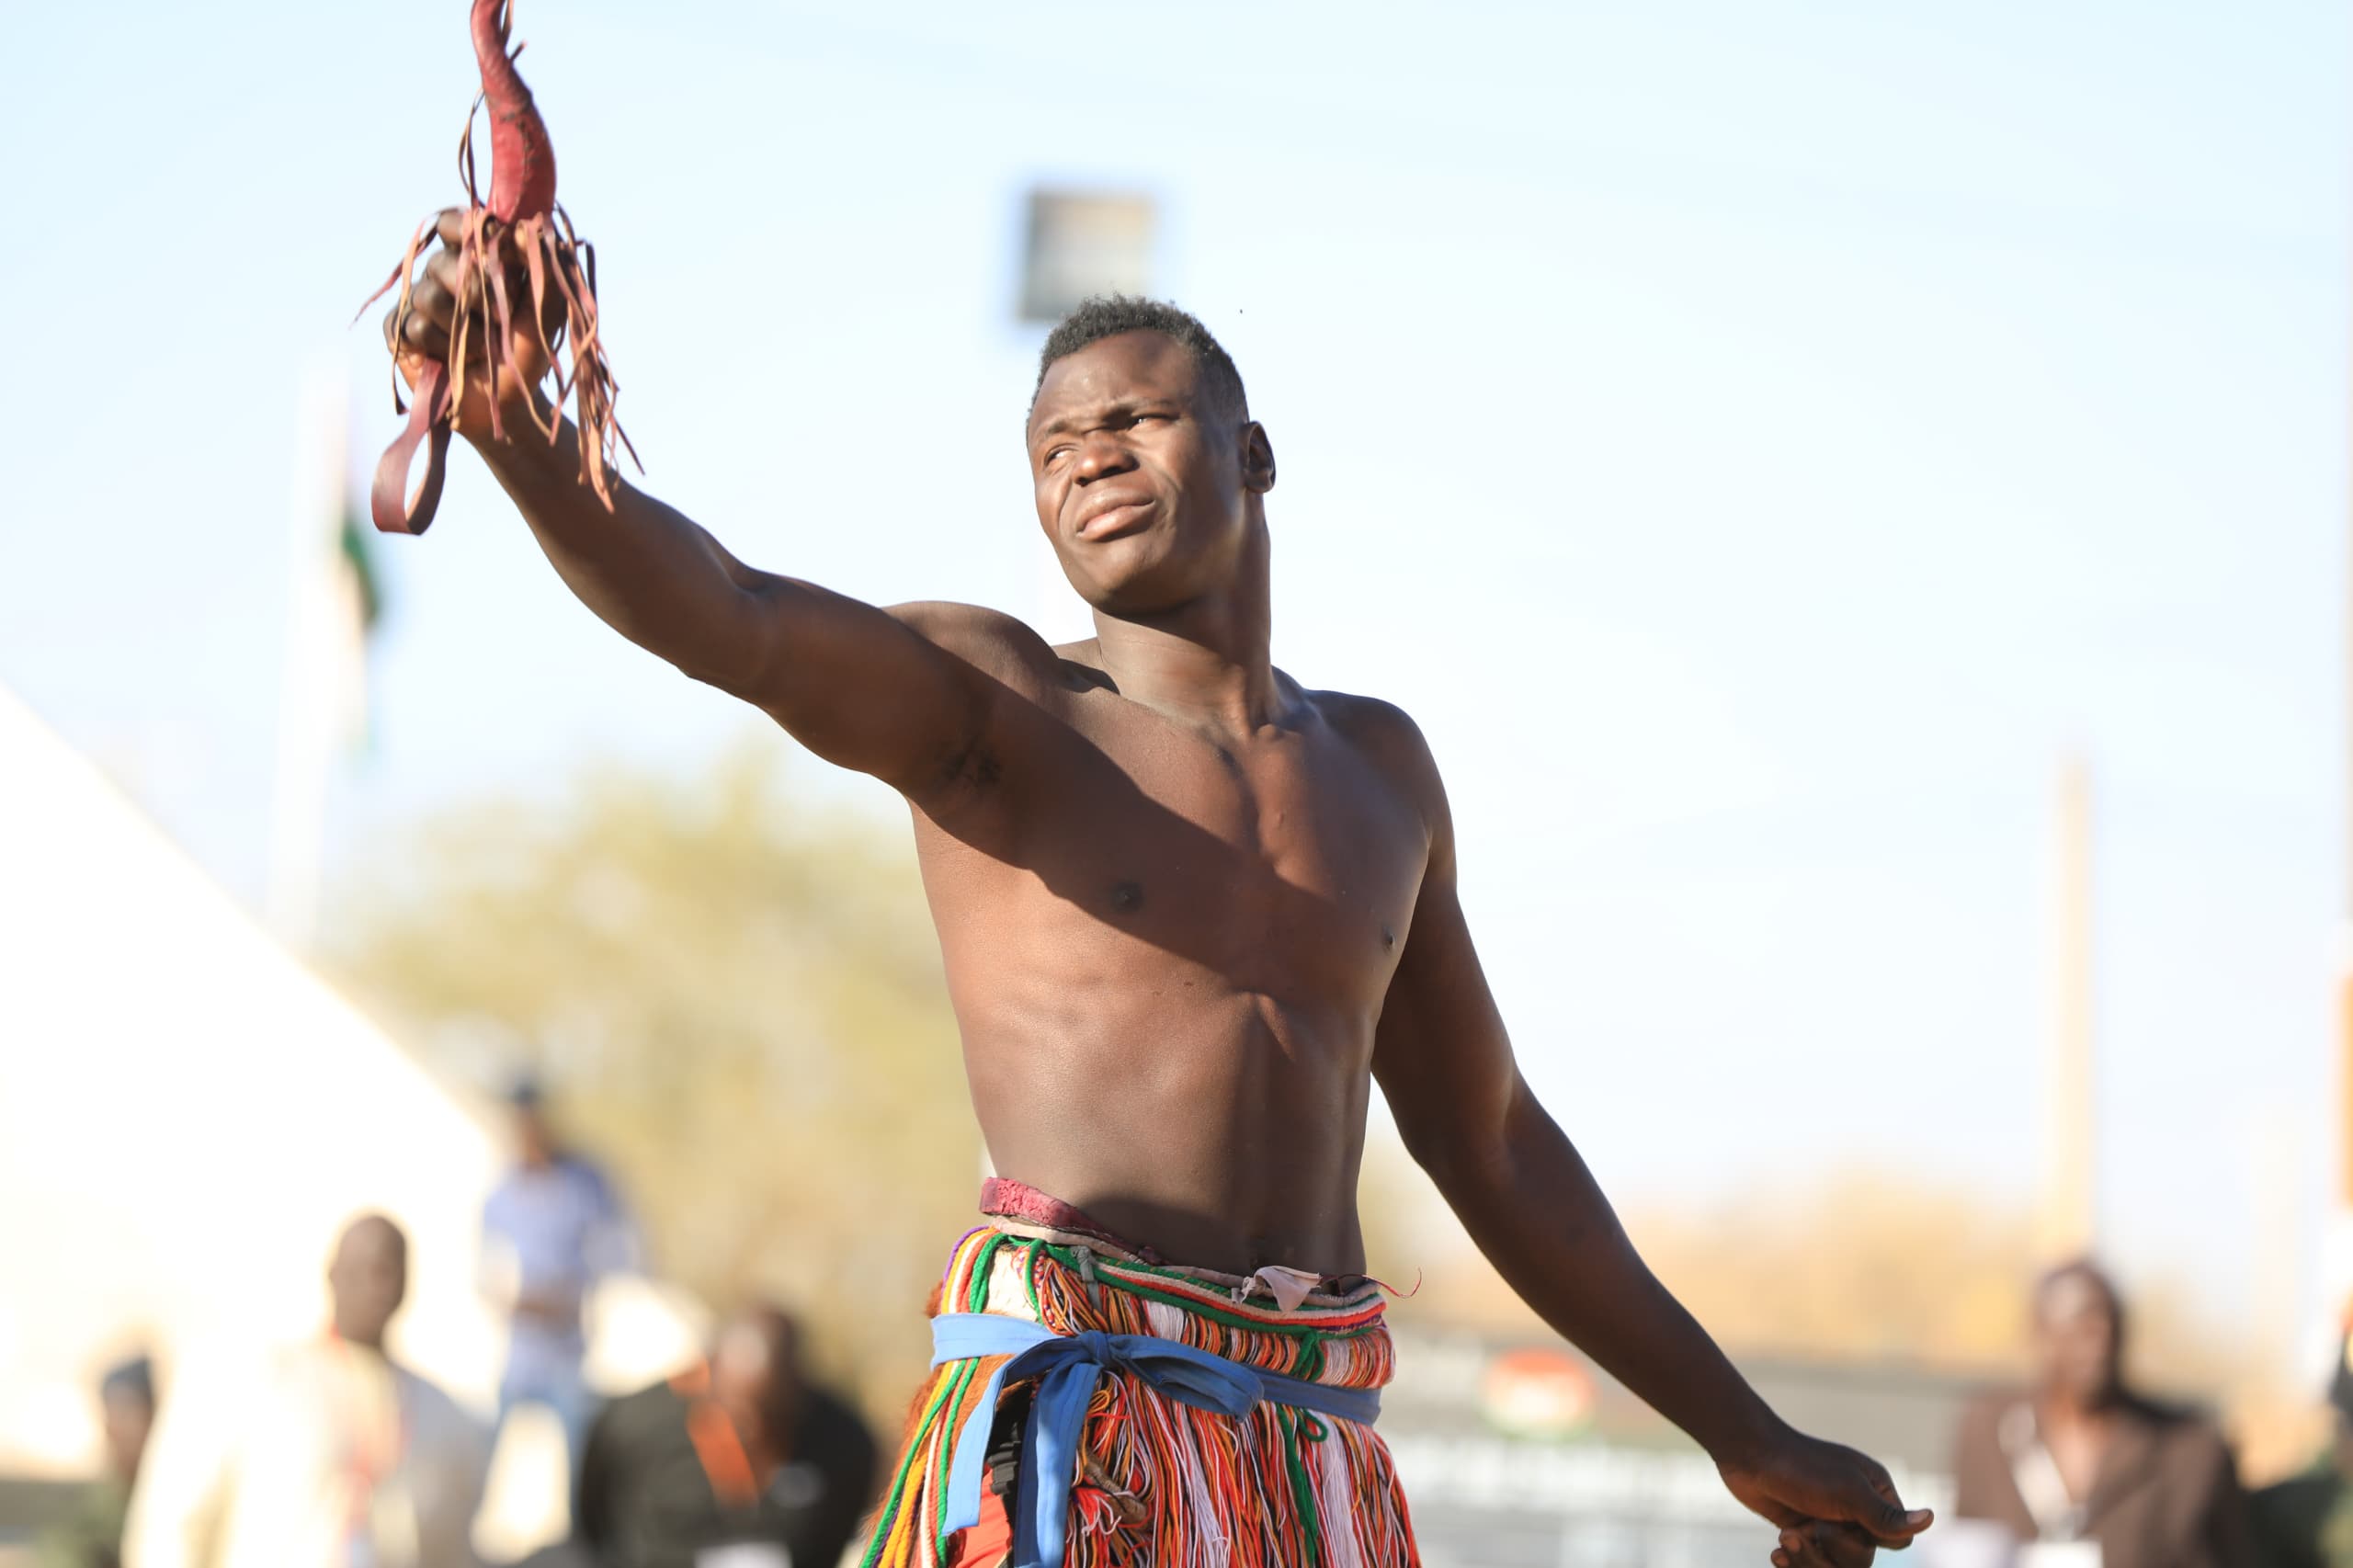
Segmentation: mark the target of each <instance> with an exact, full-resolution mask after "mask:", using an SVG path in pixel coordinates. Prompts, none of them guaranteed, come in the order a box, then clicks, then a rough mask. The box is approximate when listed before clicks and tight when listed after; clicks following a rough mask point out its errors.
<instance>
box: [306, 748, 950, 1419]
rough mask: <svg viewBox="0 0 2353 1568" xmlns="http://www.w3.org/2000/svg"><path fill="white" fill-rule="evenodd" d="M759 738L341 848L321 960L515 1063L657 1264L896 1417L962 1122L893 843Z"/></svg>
mask: <svg viewBox="0 0 2353 1568" xmlns="http://www.w3.org/2000/svg"><path fill="white" fill-rule="evenodd" d="M781 755H783V748H782V747H781V745H780V744H777V743H767V744H751V745H747V746H746V747H745V749H743V750H741V751H739V752H738V753H737V754H736V755H735V756H733V758H732V759H731V760H729V761H728V762H727V763H726V764H725V765H724V766H723V767H721V768H720V769H719V770H718V771H717V772H716V773H715V774H713V775H710V776H706V777H704V778H700V779H698V780H697V781H696V782H695V783H693V784H691V785H687V784H681V783H678V782H675V781H670V780H665V779H662V778H653V777H648V776H645V775H642V774H633V773H629V772H623V771H617V770H607V771H603V772H599V773H597V774H594V775H592V776H590V777H588V778H585V780H584V781H583V782H582V783H581V784H580V785H579V786H578V787H577V788H576V790H574V793H573V795H572V797H571V798H570V800H569V801H566V802H565V803H563V804H562V805H561V806H559V807H556V808H554V809H551V808H549V807H547V806H546V805H544V804H528V805H527V804H520V803H494V804H477V805H469V806H463V807H460V808H458V809H455V810H453V811H450V812H448V813H447V814H446V815H444V816H442V817H440V818H438V819H437V820H433V821H430V822H428V823H427V824H425V825H424V826H423V827H421V828H420V829H418V830H417V831H415V833H413V834H411V835H406V836H404V838H403V839H402V840H401V841H400V842H398V843H397V844H396V845H394V846H391V847H390V848H389V849H388V851H387V852H386V853H384V854H383V855H381V857H380V858H378V859H377V861H376V862H375V863H374V864H372V865H371V866H369V867H368V868H367V869H365V870H364V871H363V873H362V874H361V875H360V876H359V878H358V885H357V886H356V887H355V888H353V889H352V890H351V892H352V896H350V897H348V898H347V899H346V900H345V901H344V902H343V903H342V905H341V910H340V915H341V916H342V921H343V924H342V927H341V928H340V929H338V930H337V931H336V932H335V968H336V969H337V971H339V978H341V979H342V980H344V981H345V982H346V983H347V984H348V985H349V987H350V988H351V990H352V992H353V994H355V995H356V996H358V998H360V1000H361V1001H362V1002H363V1004H365V1005H366V1006H369V1007H370V1008H371V1009H372V1010H374V1011H375V1012H376V1013H377V1015H378V1016H379V1017H381V1018H382V1019H383V1020H384V1021H385V1022H386V1023H387V1025H388V1026H389V1027H390V1028H392V1032H393V1033H394V1034H395V1035H396V1036H397V1037H398V1038H399V1039H401V1040H404V1041H405V1042H407V1043H408V1044H409V1045H410V1046H411V1048H412V1049H414V1050H415V1051H416V1052H417V1053H418V1054H419V1055H420V1056H421V1057H423V1058H424V1059H425V1060H426V1062H427V1063H428V1064H429V1065H431V1066H433V1067H435V1068H436V1069H437V1070H438V1071H440V1072H441V1073H442V1074H444V1075H445V1076H448V1077H449V1078H451V1079H453V1080H455V1081H458V1082H460V1083H461V1084H465V1085H471V1086H472V1087H474V1088H475V1089H477V1090H480V1091H485V1092H494V1091H495V1090H496V1089H497V1088H498V1087H500V1086H501V1085H502V1084H503V1082H504V1081H506V1080H507V1079H509V1078H511V1077H512V1076H513V1075H514V1074H516V1073H517V1072H518V1071H524V1070H530V1071H535V1072H537V1073H539V1074H540V1075H541V1076H542V1077H543V1078H544V1079H545V1081H546V1082H547V1084H548V1086H549V1089H550V1092H551V1106H552V1108H553V1111H554V1113H555V1116H556V1118H557V1120H558V1122H559V1125H560V1126H561V1127H562V1128H563V1130H564V1131H565V1132H566V1134H567V1135H568V1136H569V1137H570V1138H571V1139H572V1140H573V1141H574V1142H577V1143H578V1144H580V1145H581V1146H582V1147H584V1148H585V1149H586V1150H589V1151H591V1152H593V1153H595V1154H597V1156H598V1157H599V1158H601V1159H603V1160H604V1161H605V1162H607V1164H608V1167H609V1168H611V1169H612V1170H613V1171H614V1172H615V1174H616V1176H617V1178H618V1179H619V1181H620V1184H621V1186H622V1188H623V1190H624V1193H625V1196H626V1198H627V1199H628V1201H629V1202H630V1203H631V1207H632V1208H633V1209H634V1210H635V1211H636V1212H637V1214H638V1216H639V1217H640V1221H641V1222H642V1226H643V1229H644V1232H645V1234H646V1238H647V1247H648V1252H649V1255H650V1263H651V1266H652V1268H653V1270H654V1272H655V1273H657V1274H658V1275H660V1276H662V1277H664V1278H669V1279H672V1280H676V1281H677V1282H679V1283H681V1284H684V1285H686V1286H687V1287H688V1288H689V1289H691V1290H694V1291H695V1292H696V1293H697V1294H699V1296H701V1297H702V1298H703V1300H704V1301H707V1302H709V1303H710V1305H711V1306H712V1307H714V1308H716V1309H720V1310H724V1309H725V1308H726V1307H728V1306H729V1305H731V1304H733V1303H735V1302H738V1301H744V1300H746V1299H750V1298H755V1297H767V1298H771V1299H774V1300H777V1301H781V1302H783V1303H784V1304H785V1305H787V1306H789V1307H790V1308H791V1309H792V1310H793V1311H795V1312H798V1313H800V1314H801V1317H802V1318H803V1321H804V1322H805V1324H807V1327H808V1329H809V1331H810V1335H809V1337H810V1342H811V1349H812V1353H813V1357H814V1358H815V1359H816V1361H817V1363H818V1366H819V1368H820V1369H821V1370H822V1371H824V1372H827V1373H829V1374H830V1375H831V1376H833V1377H834V1378H835V1380H837V1381H839V1382H841V1383H844V1384H847V1385H848V1386H850V1387H852V1388H854V1389H855V1391H856V1392H858V1395H859V1396H860V1397H861V1400H862V1402H863V1403H865V1404H866V1405H867V1407H868V1408H869V1410H870V1412H872V1413H874V1414H876V1415H878V1416H885V1417H886V1418H889V1419H893V1420H894V1419H895V1417H896V1415H897V1413H898V1410H899V1408H900V1406H901V1403H903V1402H904V1398H905V1397H906V1395H907V1393H908V1392H909V1391H911V1390H912V1389H913V1388H914V1386H915V1381H916V1379H917V1377H918V1376H919V1374H920V1372H921V1369H922V1367H923V1364H924V1360H925V1357H926V1350H927V1341H926V1333H925V1328H924V1316H923V1308H924V1303H925V1301H926V1297H927V1295H928V1294H929V1292H930V1290H931V1289H932V1287H933V1286H934V1284H935V1283H936V1282H937V1280H938V1272H939V1266H940V1260H941V1258H942V1257H943V1256H945V1253H946V1250H947V1248H948V1246H949V1244H950V1243H951V1242H952V1241H953V1239H954V1238H955V1236H956V1235H957V1234H959V1233H961V1228H962V1227H963V1226H965V1225H968V1224H970V1223H971V1222H972V1220H971V1216H972V1199H973V1193H974V1190H975V1186H976V1183H977V1180H978V1177H979V1174H980V1158H981V1156H980V1141H979V1134H978V1132H977V1131H976V1130H975V1128H974V1126H973V1123H972V1114H971V1112H970V1110H969V1109H968V1108H967V1105H966V1100H965V1090H964V1077H963V1070H962V1066H961V1059H960V1057H959V1054H958V1051H957V1041H956V1028H955V1023H954V1019H953V1018H952V1017H951V1016H950V1014H949V1007H948V998H947V993H946V990H945V988H944V985H943V983H942V980H941V973H940V963H939V954H938V945H937V943H936V941H935V940H934V937H933V936H932V932H931V926H930V921H929V918H928V916H927V914H926V910H925V907H924V903H923V894H922V890H921V886H920V883H919V881H918V878H917V873H916V869H915V857H914V852H913V849H912V846H910V845H909V844H908V843H907V841H906V837H905V835H904V832H894V831H893V830H892V828H891V827H890V826H889V825H888V824H884V823H880V822H878V821H877V820H876V819H875V817H874V816H873V815H872V814H870V813H866V812H855V811H852V810H850V809H848V808H846V807H843V806H840V805H821V806H812V805H810V804H809V803H807V802H806V801H802V800H801V799H800V798H798V797H796V795H795V793H794V791H793V790H791V789H790V788H789V778H788V777H787V770H786V767H785V766H784V765H783V764H781V763H780V762H779V756H781Z"/></svg>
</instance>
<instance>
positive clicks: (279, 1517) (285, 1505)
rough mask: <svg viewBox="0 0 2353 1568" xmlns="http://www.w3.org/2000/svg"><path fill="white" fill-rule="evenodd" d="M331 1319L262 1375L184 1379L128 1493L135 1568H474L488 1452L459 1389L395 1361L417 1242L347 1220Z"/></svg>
mask: <svg viewBox="0 0 2353 1568" xmlns="http://www.w3.org/2000/svg"><path fill="white" fill-rule="evenodd" d="M327 1290H328V1294H329V1297H330V1299H331V1301H332V1303H333V1305H332V1311H331V1317H330V1322H329V1324H328V1327H327V1329H326V1330H325V1332H324V1333H323V1334H321V1335H318V1336H317V1337H315V1338H313V1339H311V1340H309V1341H307V1342H306V1343H303V1344H300V1345H295V1346H288V1347H287V1348H286V1349H285V1350H283V1351H282V1352H281V1353H280V1354H278V1356H277V1357H276V1358H273V1360H272V1361H271V1363H270V1364H269V1366H268V1367H267V1369H265V1370H264V1371H263V1372H262V1374H261V1376H260V1378H259V1379H258V1381H242V1382H241V1381H235V1380H233V1379H232V1378H229V1377H226V1376H218V1375H216V1378H217V1381H214V1382H212V1383H210V1384H207V1385H205V1386H203V1387H202V1388H195V1387H192V1386H191V1385H192V1383H193V1380H191V1379H190V1378H188V1377H186V1376H183V1377H182V1378H181V1379H179V1380H178V1381H176V1384H175V1389H174V1397H173V1400H172V1402H171V1404H170V1406H169V1408H168V1409H166V1410H165V1413H164V1417H163V1419H162V1420H161V1421H160V1422H159V1423H158V1424H157V1426H156V1433H155V1441H154V1445H153V1449H152V1450H151V1451H150V1452H149V1454H148V1455H147V1458H146V1460H145V1462H144V1463H143V1464H142V1465H141V1467H140V1470H139V1480H138V1483H137V1485H136V1486H135V1487H134V1488H133V1489H132V1492H131V1506H130V1516H129V1521H128V1524H127V1527H126V1529H125V1532H124V1539H123V1562H124V1563H125V1564H127V1565H128V1568H466V1565H468V1564H471V1563H472V1562H474V1561H475V1559H474V1555H473V1550H472V1545H471V1542H470V1532H471V1530H472V1525H473V1517H474V1511H475V1509H476V1508H477V1507H478V1506H480V1504H481V1501H482V1490H483V1476H484V1471H485V1470H486V1468H487V1464H488V1459H489V1452H488V1447H487V1445H486V1443H485V1442H484V1440H483V1432H482V1429H481V1427H480V1426H478V1425H477V1424H476V1423H475V1422H474V1421H473V1420H472V1418H471V1417H469V1416H468V1415H466V1414H465V1413H464V1412H463V1411H461V1410H460V1409H459V1407H458V1405H457V1404H456V1403H455V1402H453V1401H452V1400H451V1399H450V1398H449V1395H448V1394H446V1393H444V1392H441V1391H440V1390H439V1389H438V1388H436V1387H435V1386H434V1385H433V1384H431V1383H429V1382H427V1381H425V1380H424V1379H423V1378H421V1377H418V1376H417V1375H416V1374H415V1373H414V1372H411V1371H409V1370H408V1369H405V1368H404V1367H402V1366H400V1365H398V1364H397V1363H395V1362H394V1361H392V1359H391V1358H389V1357H388V1356H387V1355H386V1353H385V1350H384V1331H385V1329H386V1327H387V1326H388V1325H389V1324H391V1322H392V1314H393V1313H394V1312H397V1311H399V1309H400V1305H401V1301H402V1300H403V1298H404V1296H406V1294H407V1292H408V1240H407V1238H406V1236H404V1234H403V1233H402V1232H401V1229H400V1227H399V1226H397V1225H395V1224H393V1223H392V1221H390V1220H387V1219H385V1218H384V1217H382V1216H381V1215H378V1214H367V1215H362V1216H361V1217H359V1218H358V1219H357V1220H354V1221H351V1223H350V1224H349V1225H347V1226H346V1227H345V1228H344V1231H343V1233H342V1234H341V1235H340V1236H339V1237H338V1238H337V1240H336V1243H335V1255H334V1258H333V1260H332V1262H330V1263H329V1265H328V1267H327Z"/></svg>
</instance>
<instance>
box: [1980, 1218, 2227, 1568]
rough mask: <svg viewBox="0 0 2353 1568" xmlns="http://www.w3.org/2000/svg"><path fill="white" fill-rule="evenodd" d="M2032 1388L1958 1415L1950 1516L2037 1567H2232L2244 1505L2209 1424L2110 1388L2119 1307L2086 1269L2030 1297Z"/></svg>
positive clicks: (2116, 1371)
mask: <svg viewBox="0 0 2353 1568" xmlns="http://www.w3.org/2000/svg"><path fill="white" fill-rule="evenodd" d="M2034 1355H2035V1363H2036V1368H2035V1382H2034V1386H2033V1388H2032V1389H2030V1390H2029V1391H2028V1392H2025V1393H2024V1394H2009V1395H2004V1396H1999V1397H1995V1398H1992V1399H1988V1400H1984V1401H1981V1402H1980V1403H1978V1404H1976V1405H1975V1406H1973V1407H1972V1409H1970V1410H1969V1411H1968V1412H1967V1413H1966V1414H1965V1415H1963V1416H1962V1418H1961V1437H1960V1442H1959V1445H1958V1448H1957V1450H1956V1453H1955V1456H1954V1463H1953V1469H1954V1480H1955V1483H1956V1492H1957V1494H1956V1496H1955V1498H1954V1510H1953V1511H1954V1512H1955V1513H1956V1514H1958V1515H1959V1516H1960V1517H1962V1518H1964V1519H1988V1520H1992V1521H1994V1522H1995V1523H1996V1524H1999V1525H2002V1526H2004V1527H2006V1528H2007V1529H2008V1530H2009V1532H2010V1533H2011V1534H2012V1535H2013V1536H2014V1537H2016V1538H2017V1540H2018V1541H2019V1542H2020V1543H2021V1546H2022V1550H2021V1551H2020V1557H2019V1561H2020V1562H2021V1563H2022V1564H2024V1565H2026V1568H2033V1565H2034V1564H2036V1563H2038V1562H2042V1563H2047V1564H2050V1565H2051V1568H2057V1565H2058V1564H2061V1563H2065V1564H2068V1565H2070V1568H2245V1565H2246V1564H2249V1563H2251V1562H2254V1559H2255V1548H2254V1540H2253V1536H2252V1534H2251V1531H2250V1528H2249V1526H2248V1522H2247V1517H2246V1500H2245V1495H2244V1494H2242V1493H2241V1492H2240V1490H2239V1483H2238V1473H2237V1469H2236V1467H2235V1466H2234V1464H2233V1462H2232V1460H2231V1451H2230V1449H2229V1448H2228V1447H2227V1446H2225V1445H2224V1443H2223V1441H2222V1434H2221V1433H2220V1432H2219V1431H2217V1430H2216V1429H2215V1427H2214V1426H2213V1424H2212V1423H2211V1422H2209V1421H2207V1420H2205V1419H2203V1418H2202V1417H2200V1416H2198V1415H2192V1414H2190V1413H2188V1412H2187V1411H2181V1410H2175V1409H2168V1408H2166V1407H2164V1406H2161V1405H2158V1404H2156V1403H2153V1402H2151V1401H2149V1400H2146V1399H2143V1398H2142V1397H2141V1396H2140V1395H2139V1394H2136V1393H2134V1392H2131V1390H2130V1389H2128V1388H2126V1387H2125V1386H2124V1380H2123V1372H2122V1368H2123V1356H2124V1310H2123V1304H2122V1302H2121V1301H2120V1298H2119V1297H2118V1295H2117V1293H2116V1288H2115V1286H2114V1285H2113V1284H2111V1283H2110V1282H2109V1278H2108V1277H2107V1276H2106V1275H2105V1274H2103V1273H2101V1272H2100V1271H2099V1270H2098V1269H2097V1268H2096V1267H2093V1266H2092V1265H2090V1264H2088V1263H2071V1264H2068V1265H2066V1266H2064V1267H2060V1268H2056V1269H2053V1270H2052V1272H2051V1273H2049V1274H2046V1275H2045V1276H2043V1278H2042V1279H2041V1280H2040V1282H2039V1283H2038V1284H2037V1286H2036V1288H2035V1292H2034Z"/></svg>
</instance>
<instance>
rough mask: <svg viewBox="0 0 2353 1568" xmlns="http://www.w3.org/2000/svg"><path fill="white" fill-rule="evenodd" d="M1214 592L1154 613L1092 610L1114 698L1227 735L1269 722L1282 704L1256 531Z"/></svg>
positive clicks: (1263, 555) (1263, 556)
mask: <svg viewBox="0 0 2353 1568" xmlns="http://www.w3.org/2000/svg"><path fill="white" fill-rule="evenodd" d="M1235 575H1236V581H1235V582H1234V584H1233V586H1232V587H1230V588H1229V589H1227V590H1226V591H1224V592H1222V593H1218V594H1213V595H1204V596H1203V597H1199V598H1197V599H1194V600H1191V601H1190V602H1188V603H1187V604H1184V605H1181V606H1179V607H1178V608H1176V609H1173V610H1168V611H1165V612H1164V613H1161V614H1156V615H1149V616H1141V617H1132V618H1131V617H1123V616H1117V615H1113V614H1111V613H1109V612H1108V611H1106V610H1102V609H1097V611H1096V612H1095V642H1096V647H1097V650H1098V651H1099V652H1100V653H1101V655H1102V659H1103V672H1104V673H1105V674H1106V675H1108V676H1110V677H1111V680H1112V682H1113V684H1114V685H1116V686H1117V687H1119V689H1120V695H1121V696H1122V697H1125V698H1127V699H1129V700H1131V701H1133V702H1141V703H1142V704H1143V705H1144V706H1145V707H1147V708H1154V709H1158V710H1161V711H1163V712H1166V713H1171V714H1175V715H1176V716H1178V717H1180V718H1184V719H1187V720H1189V721H1191V722H1195V723H1203V724H1210V725H1214V726H1216V727H1217V728H1219V729H1222V730H1225V731H1227V732H1229V733H1232V734H1233V735H1235V736H1244V735H1247V734H1249V733H1251V732H1252V731H1254V730H1256V729H1257V728H1258V727H1259V726H1261V725H1263V724H1267V723H1270V722H1273V721H1274V720H1275V719H1276V718H1277V717H1279V715H1280V714H1281V713H1282V712H1283V711H1284V710H1285V708H1286V707H1287V706H1288V704H1287V703H1286V701H1285V700H1284V698H1283V694H1282V690H1281V687H1280V683H1279V682H1278V681H1277V680H1276V679H1275V667H1274V663H1273V658H1272V653H1271V646H1272V642H1273V630H1274V629H1273V616H1272V613H1271V611H1270V608H1269V606H1268V602H1267V601H1268V598H1269V594H1268V589H1267V549H1266V535H1265V533H1264V532H1263V531H1261V532H1260V533H1259V534H1258V535H1257V537H1256V541H1255V542H1254V544H1253V546H1252V547H1251V548H1250V550H1249V552H1248V554H1247V556H1246V557H1245V560H1244V562H1242V569H1241V570H1240V571H1239V572H1238V573H1237V574H1235Z"/></svg>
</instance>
